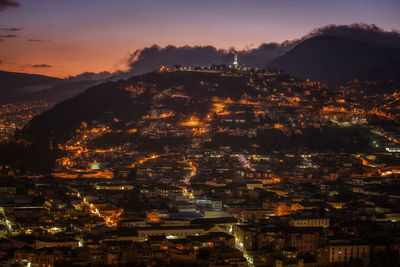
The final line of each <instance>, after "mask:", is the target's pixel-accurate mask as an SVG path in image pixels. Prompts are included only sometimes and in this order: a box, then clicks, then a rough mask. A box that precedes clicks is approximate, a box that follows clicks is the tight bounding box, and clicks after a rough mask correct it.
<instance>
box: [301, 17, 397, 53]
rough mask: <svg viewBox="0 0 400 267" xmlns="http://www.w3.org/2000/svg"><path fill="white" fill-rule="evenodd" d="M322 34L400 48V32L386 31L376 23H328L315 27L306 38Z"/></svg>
mask: <svg viewBox="0 0 400 267" xmlns="http://www.w3.org/2000/svg"><path fill="white" fill-rule="evenodd" d="M321 35H329V36H337V37H343V38H348V39H351V40H356V41H360V42H366V43H370V44H374V45H379V46H388V47H392V48H397V49H400V32H398V31H395V30H393V31H385V30H383V29H382V28H379V27H378V26H376V25H375V24H365V23H355V24H351V25H328V26H325V27H322V28H318V29H314V30H313V31H312V32H311V33H310V34H308V35H306V36H305V37H304V38H310V37H313V36H321Z"/></svg>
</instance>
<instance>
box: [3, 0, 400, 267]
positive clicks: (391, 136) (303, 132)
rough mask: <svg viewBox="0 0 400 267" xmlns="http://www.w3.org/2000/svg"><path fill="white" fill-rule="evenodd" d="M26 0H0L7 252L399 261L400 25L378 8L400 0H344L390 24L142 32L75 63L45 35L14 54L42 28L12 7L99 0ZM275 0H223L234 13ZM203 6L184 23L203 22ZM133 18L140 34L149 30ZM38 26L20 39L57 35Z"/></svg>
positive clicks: (117, 258) (325, 262) (23, 255)
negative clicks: (224, 38)
mask: <svg viewBox="0 0 400 267" xmlns="http://www.w3.org/2000/svg"><path fill="white" fill-rule="evenodd" d="M34 2H36V1H32V3H31V2H30V1H22V0H21V1H0V13H1V14H2V15H3V14H4V15H5V17H4V18H0V26H1V27H0V32H1V35H0V47H2V48H3V47H4V49H5V50H3V52H2V51H1V49H0V69H1V71H0V266H29V267H34V266H37V267H39V266H40V267H42V266H43V267H47V266H49V267H52V266H221V267H222V266H224V267H225V266H243V267H244V266H251V267H252V266H257V267H258V266H260V267H261V266H265V267H269V266H276V267H284V266H287V267H289V266H290V267H294V266H299V267H301V266H304V267H306V266H308V267H317V266H399V265H400V69H399V66H400V64H399V63H400V33H399V31H398V30H389V29H388V26H386V25H391V26H392V29H393V28H397V29H400V24H399V23H398V21H397V22H396V23H397V24H396V23H393V24H390V23H392V21H391V20H390V18H391V14H392V13H391V12H389V11H387V10H388V9H393V10H400V5H399V4H398V3H394V2H393V1H389V0H387V1H386V0H384V1H382V3H380V4H377V3H376V2H373V1H369V0H368V1H366V2H365V3H359V2H358V1H354V2H357V3H354V5H355V6H354V8H356V7H357V8H358V9H357V8H356V9H355V10H365V12H364V13H363V12H361V13H357V16H360V17H357V19H360V20H366V21H369V19H371V18H375V16H371V17H369V15H370V14H378V13H379V15H380V16H382V20H381V21H380V20H379V21H377V23H378V22H380V23H381V24H383V25H385V26H384V27H383V28H379V27H378V26H375V24H362V23H357V24H348V25H342V24H340V25H339V22H338V25H330V26H326V27H322V28H318V29H316V30H313V31H312V32H311V33H309V34H305V35H303V37H297V38H296V39H295V38H292V41H287V39H286V40H285V41H283V42H281V43H273V42H272V41H271V43H265V42H266V41H265V42H264V43H262V44H261V45H260V46H259V47H257V48H255V46H254V47H253V48H248V47H246V48H240V45H239V44H235V45H236V46H237V47H238V48H229V49H224V48H220V47H223V43H221V45H220V46H219V45H215V47H214V46H205V45H199V46H196V45H191V44H190V45H185V46H181V45H180V44H179V42H178V41H177V43H174V45H167V46H158V45H154V46H148V45H146V47H145V48H137V50H136V52H134V53H133V54H132V55H130V56H129V57H128V59H124V60H121V62H125V63H124V64H126V65H127V66H125V69H123V68H119V69H108V70H105V68H103V69H100V70H98V69H97V66H100V67H101V66H102V65H101V64H103V63H104V62H106V61H104V62H103V61H101V63H100V61H96V60H94V63H93V65H90V64H92V63H91V62H90V64H89V63H87V65H85V66H88V67H87V69H86V70H85V71H78V70H80V66H81V65H82V64H83V63H81V61H77V60H76V59H74V60H71V62H73V61H76V62H77V63H76V64H77V65H76V66H75V65H73V64H75V63H71V62H70V61H68V60H67V59H66V58H64V57H63V55H60V57H59V60H60V61H56V58H57V57H55V56H54V55H53V54H52V53H53V50H52V48H51V49H50V48H45V51H46V52H45V53H46V54H45V56H44V54H43V55H42V54H41V52H39V50H38V52H37V53H38V54H39V55H41V57H40V58H41V60H46V61H40V64H33V63H29V64H30V65H29V64H27V63H25V62H24V61H23V60H25V59H22V58H23V57H20V55H22V54H23V53H25V52H22V50H21V51H19V50H18V45H17V44H15V50H12V49H11V46H12V43H10V42H16V41H13V40H11V41H10V40H8V39H18V38H20V39H21V38H25V36H28V35H27V34H34V32H35V31H32V29H29V27H28V26H26V24H18V23H19V22H17V21H15V20H14V18H18V19H20V20H21V21H22V22H24V23H25V20H24V19H23V18H25V17H26V23H32V28H34V27H38V29H39V28H40V25H41V24H40V23H39V22H38V21H36V20H35V19H34V18H37V15H32V14H28V13H29V12H31V11H30V10H37V9H35V8H39V7H40V8H41V11H40V12H44V13H43V14H46V15H49V14H50V13H51V14H52V12H54V8H58V7H63V8H65V9H68V10H69V8H73V10H76V12H77V14H76V16H77V18H83V17H80V16H94V15H93V14H92V13H90V12H89V11H87V10H86V8H90V10H91V11H93V12H94V13H96V12H100V11H98V7H93V6H91V5H89V4H86V3H85V4H82V6H81V9H79V8H77V5H78V4H77V3H75V1H71V3H64V4H59V5H60V6H58V5H57V4H54V3H50V2H48V1H43V2H40V1H39V2H36V3H34ZM106 2H107V1H103V0H101V1H99V3H98V4H99V6H100V7H101V8H105V9H106V10H108V11H109V12H110V14H111V13H112V14H114V13H113V12H114V11H115V10H118V12H120V14H121V17H120V18H118V17H117V16H114V15H109V14H108V13H107V15H105V13H104V14H103V13H96V14H97V16H99V19H100V16H101V15H104V16H105V17H107V18H113V19H115V20H117V21H119V20H121V23H125V22H126V21H125V20H123V15H124V14H125V13H124V12H125V11H124V10H123V9H129V8H132V10H135V9H138V10H141V9H143V10H147V8H149V7H151V8H154V9H155V11H154V12H155V13H154V14H157V16H160V17H164V15H165V16H167V15H168V16H172V17H173V16H175V15H182V16H184V17H186V16H187V14H185V15H183V13H181V12H183V11H185V10H186V9H187V10H188V12H189V11H190V12H191V11H192V8H201V9H203V8H205V9H206V10H209V11H210V12H214V11H213V10H214V9H219V8H221V10H228V9H229V10H230V8H231V7H226V6H223V7H221V6H219V4H218V3H212V2H209V1H208V0H207V1H206V2H207V3H206V2H205V3H203V4H199V3H192V2H191V1H188V3H186V4H183V3H181V2H180V1H171V4H174V5H175V4H176V5H178V6H179V8H178V10H175V9H173V10H172V11H171V9H169V8H167V7H165V8H166V10H165V11H162V12H161V11H159V10H158V9H157V7H158V5H161V6H163V5H164V4H165V3H159V2H158V1H155V2H154V3H151V4H149V3H146V4H144V3H141V2H140V1H132V3H131V4H127V3H122V2H124V1H116V2H115V6H112V5H111V4H110V3H108V2H107V3H106ZM156 2H157V3H156ZM222 2H225V0H224V1H222ZM249 2H252V1H249ZM255 2H257V1H255ZM283 2H285V3H286V0H285V1H283ZM299 2H302V4H304V5H307V6H309V8H311V9H313V10H314V8H315V9H316V10H317V9H318V10H319V11H320V12H325V9H324V8H322V7H319V5H318V4H315V3H312V2H313V1H307V0H301V1H299ZM344 2H345V1H338V3H337V6H336V5H335V8H337V9H338V10H342V8H343V10H345V7H344V6H345V3H344ZM350 2H351V5H353V3H352V2H353V1H350ZM133 3H134V4H133ZM156 4H157V5H156ZM281 4H282V3H281ZM281 4H278V3H275V4H273V3H270V5H264V3H258V2H257V3H246V4H245V3H242V2H240V1H239V2H237V1H232V5H233V7H235V8H234V11H235V12H236V8H240V9H241V10H242V11H241V12H246V11H243V9H244V10H246V7H249V6H251V5H254V6H252V7H258V8H260V9H262V8H264V9H263V10H265V11H266V10H267V8H268V10H269V9H271V8H272V7H274V8H278V9H279V10H281V9H282V8H288V7H287V6H281ZM53 5H55V6H53ZM86 5H89V6H86ZM131 5H132V6H131ZM147 5H150V6H147ZM153 5H154V6H153ZM294 5H295V6H296V8H298V9H296V10H298V11H296V13H297V12H300V13H301V12H302V11H301V8H300V7H299V6H297V4H294ZM349 5H350V4H349ZM383 7H384V8H383ZM75 8H77V9H75ZM346 8H349V6H347V7H346ZM288 9H290V8H288ZM102 10H103V9H102ZM290 10H291V9H290ZM367 10H368V12H367ZM78 11H79V12H78ZM24 12H25V15H19V13H24ZM27 12H28V13H27ZM35 12H39V11H35ZM48 12H50V13H48ZM64 12H67V13H64ZM81 12H82V13H81ZM146 12H147V11H146ZM158 12H161V13H158ZM164 12H165V13H164ZM252 12H255V11H252ZM266 12H267V11H266ZM268 12H272V11H268ZM337 12H338V11H337ZM78 13H79V14H78ZM38 14H39V13H38ZM65 14H68V11H60V15H59V18H57V20H60V21H61V23H60V25H67V24H68V23H67V22H66V21H64V20H63V19H64V15H65ZM196 14H197V13H193V14H192V15H193V16H194V17H193V21H188V25H190V27H193V28H192V29H191V31H199V32H202V30H204V29H203V28H197V27H198V25H197V24H196V16H195V15H196ZM255 14H258V12H255ZM282 14H286V13H284V12H283V11H282ZM343 14H345V13H343ZM146 15H149V16H151V15H152V13H150V12H149V13H146ZM385 15H386V19H383V17H384V16H385ZM31 16H33V17H31ZM108 16H109V17H108ZM138 16H139V15H138ZM221 16H222V18H223V16H224V15H221ZM243 16H244V17H243V18H239V19H243V21H245V18H247V19H249V20H250V18H251V16H250V15H246V16H245V15H243ZM271 16H272V17H275V16H273V14H272V13H271ZM285 16H286V18H288V16H289V15H288V14H286V15H285ZM296 16H299V17H298V19H299V20H300V14H297V15H296ZM343 16H344V15H343ZM349 16H350V18H351V19H353V18H352V14H351V15H349ZM28 17H29V19H28ZM50 17H51V16H49V17H46V18H45V19H44V21H47V20H48V21H49V22H50V21H52V19H53V18H50ZM260 18H261V17H260ZM140 19H142V18H141V17H140V16H139V17H138V20H137V21H136V23H139V21H140ZM275 19H278V18H275ZM314 19H315V18H314ZM71 20H73V19H72V18H68V20H67V21H68V22H69V21H71ZM142 20H143V21H142V22H143V24H141V25H142V27H143V29H140V31H139V32H140V33H142V32H145V31H146V29H148V30H149V31H155V30H154V28H152V26H150V25H147V24H146V23H145V22H146V21H147V20H145V19H142ZM177 21H179V19H178V18H177ZM277 21H278V20H277ZM346 21H347V20H346ZM22 22H21V23H22ZM53 22H54V27H55V28H54V29H56V28H57V27H60V28H59V29H64V26H59V25H58V26H57V25H56V24H57V23H56V22H55V21H53ZM323 22H325V21H324V20H321V21H320V20H316V22H315V23H323ZM74 23H75V22H74ZM86 23H87V22H86V20H85V22H84V23H82V28H85V27H89V26H88V25H90V27H92V26H93V25H92V24H90V23H89V24H86ZM113 23H114V22H113ZM166 23H167V22H166ZM168 23H169V22H168ZM168 23H167V24H168ZM205 23H206V22H205ZM36 24H37V25H36ZM228 24H229V23H226V25H227V27H230V26H229V25H228ZM19 25H22V26H21V28H20V26H19ZM111 25H114V24H111ZM121 25H123V24H121ZM135 25H136V24H135ZM207 25H208V24H207ZM207 25H206V26H207ZM14 27H15V28H14ZM17 27H18V28H17ZM96 27H98V26H96ZM121 27H122V26H121ZM269 27H272V26H269ZM280 27H282V25H281V26H280ZM280 27H278V26H277V30H276V32H277V33H276V34H278V33H279V32H282V31H283V30H282V29H281V28H280ZM291 27H294V26H293V25H291ZM25 28H27V29H26V30H25ZM175 28H177V29H180V26H179V25H172V26H171V25H169V24H168V27H167V28H166V29H167V31H168V33H169V31H170V30H171V34H172V33H174V30H175ZM241 29H242V28H240V29H238V31H237V34H238V35H239V36H242V34H244V33H243V32H242V31H241ZM107 30H108V29H107V28H105V29H101V30H100V32H103V31H107ZM245 30H246V31H247V30H249V28H246V27H245ZM309 30H312V29H309ZM76 31H77V32H76V36H79V34H80V31H79V29H76ZM115 31H116V32H117V30H116V28H115ZM191 31H189V32H187V33H186V35H185V34H184V37H185V38H192V37H191V36H192V35H191ZM36 32H42V29H41V30H40V31H39V30H37V31H36ZM96 32H97V28H96V30H93V36H95V34H96ZM178 32H179V31H178ZM14 33H16V34H15V37H10V36H11V35H14ZM44 33H46V34H47V35H45V34H44ZM44 33H42V34H43V36H42V37H41V38H44V39H43V40H42V39H40V40H39V39H33V38H34V37H29V38H32V39H27V41H25V42H26V43H29V44H28V45H31V43H34V45H39V46H42V45H44V46H51V45H55V44H53V42H56V41H53V39H52V40H51V41H50V39H51V38H52V37H53V38H54V40H58V39H57V38H61V37H59V36H58V35H57V34H55V33H53V29H50V28H49V29H48V30H46V31H44ZM272 33H273V32H271V36H274V35H273V34H272ZM24 34H25V35H24ZM85 34H89V33H88V32H86V33H85ZM97 34H98V35H96V36H101V34H100V33H98V32H97ZM135 34H138V32H135ZM221 34H222V33H221ZM287 34H288V38H289V37H290V38H291V35H289V32H288V33H287ZM301 34H302V32H299V35H300V36H301ZM23 36H24V37H23ZM74 36H75V35H72V36H71V40H72V39H74ZM138 36H139V35H138ZM145 36H147V35H143V36H142V38H150V37H145ZM243 36H244V35H243ZM277 36H278V35H277ZM178 37H181V33H179V34H178V35H176V36H175V38H178ZM27 38H28V37H27ZM35 38H36V37H35ZM46 38H48V39H49V41H46V40H47V39H46ZM99 38H100V37H99ZM159 38H160V39H159V42H160V43H163V41H164V40H167V41H168V42H172V41H170V40H169V39H163V38H166V37H163V36H161V35H160V36H159ZM193 38H194V37H193ZM204 38H207V37H205V36H204ZM215 38H216V39H215V40H219V39H218V38H217V37H215ZM243 38H244V37H243ZM29 40H31V41H29ZM32 40H35V41H32ZM80 40H81V41H82V42H83V43H84V41H85V42H86V41H87V40H86V39H80ZM99 40H100V39H99ZM149 40H151V39H149ZM177 40H179V39H177ZM193 40H195V41H196V42H200V41H198V40H197V39H193ZM104 42H105V44H104V46H107V45H108V43H107V42H108V41H107V42H106V40H104ZM188 42H189V41H188ZM210 42H212V40H210ZM250 42H252V40H247V41H246V44H247V43H250ZM96 43H98V42H97V39H96ZM32 49H33V48H32ZM35 49H37V48H35ZM74 49H75V50H73V49H72V50H73V51H74V52H75V51H78V48H77V47H75V48H74ZM96 49H100V44H99V47H98V48H96ZM93 50H95V48H93ZM4 51H8V52H4ZM13 51H14V52H13ZM24 51H25V50H24ZM40 51H41V50H40ZM63 51H64V52H65V53H70V51H69V50H68V49H67V48H65V50H63ZM7 53H9V54H7ZM12 53H15V54H14V55H13V54H12ZM32 53H34V52H33V51H32ZM62 53H63V52H59V51H58V52H56V53H55V55H58V54H62ZM99 53H100V54H99V55H101V54H102V53H103V52H99ZM117 54H118V53H117V52H116V54H115V55H117ZM24 55H25V54H24ZM86 56H87V55H86V54H84V53H82V58H84V59H85V60H88V59H86ZM26 57H27V58H29V56H26ZM70 57H73V56H71V55H70ZM100 57H101V56H100ZM107 57H108V55H106V54H104V60H105V59H106V58H107ZM32 58H33V57H32ZM117 58H118V57H117ZM52 59H54V62H53V61H48V60H52ZM18 60H20V61H18ZM17 61H18V62H20V63H18V64H20V66H22V67H21V69H17V66H16V65H17V63H13V62H17ZM42 62H43V63H42ZM60 62H65V63H60ZM96 62H97V63H96ZM57 64H64V65H60V66H62V67H59V68H58V67H57ZM70 64H71V65H70ZM104 64H105V63H104ZM107 64H109V63H107ZM53 66H54V67H53ZM89 66H91V67H89ZM94 66H96V68H95V67H94ZM75 69H76V70H77V72H75ZM60 73H62V74H60Z"/></svg>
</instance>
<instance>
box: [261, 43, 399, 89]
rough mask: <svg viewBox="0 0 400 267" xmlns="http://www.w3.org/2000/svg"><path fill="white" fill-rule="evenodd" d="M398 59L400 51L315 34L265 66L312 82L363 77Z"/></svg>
mask: <svg viewBox="0 0 400 267" xmlns="http://www.w3.org/2000/svg"><path fill="white" fill-rule="evenodd" d="M399 59H400V50H397V49H394V48H389V47H383V46H376V45H372V44H368V43H364V42H359V41H354V40H349V39H346V38H341V37H332V36H318V37H313V38H310V39H307V40H305V41H303V42H301V43H300V44H298V45H297V46H296V47H294V48H293V49H292V50H291V51H289V52H288V53H286V54H285V55H283V56H282V57H279V58H276V59H275V60H273V61H272V62H271V63H270V64H269V67H271V68H275V69H279V70H283V71H284V72H285V73H288V74H290V75H293V76H295V77H298V78H310V79H312V80H316V81H326V82H333V81H345V80H350V79H354V78H358V77H364V76H365V74H366V73H371V72H373V71H374V70H375V69H379V68H382V67H385V66H390V65H391V63H392V62H395V61H397V60H399Z"/></svg>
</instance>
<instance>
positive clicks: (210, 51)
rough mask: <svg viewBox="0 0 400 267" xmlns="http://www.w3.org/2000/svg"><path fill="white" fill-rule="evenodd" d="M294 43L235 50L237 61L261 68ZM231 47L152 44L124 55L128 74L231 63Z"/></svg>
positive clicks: (269, 44)
mask: <svg viewBox="0 0 400 267" xmlns="http://www.w3.org/2000/svg"><path fill="white" fill-rule="evenodd" d="M294 45H295V42H287V43H282V44H277V43H268V44H262V45H260V46H259V47H257V48H253V49H246V50H240V51H237V53H238V58H239V64H244V65H246V66H249V67H254V68H256V67H257V68H265V67H266V66H267V64H268V63H269V62H270V61H271V60H273V59H274V58H275V57H277V56H280V55H283V54H284V53H285V52H287V51H288V50H289V49H290V48H291V47H293V46H294ZM232 50H233V49H229V50H226V49H217V48H215V47H213V46H188V45H186V46H181V47H176V46H173V45H168V46H166V47H159V46H157V45H153V46H151V47H146V48H143V49H138V50H136V51H135V52H134V53H132V54H131V55H130V56H129V57H128V58H127V60H126V61H127V63H128V65H129V66H130V69H131V71H130V73H132V74H140V73H144V72H148V71H153V70H155V69H158V68H159V67H161V66H163V65H164V66H168V67H171V66H173V65H177V64H179V65H182V66H210V65H212V64H231V63H232V61H233V56H232V53H231V52H232Z"/></svg>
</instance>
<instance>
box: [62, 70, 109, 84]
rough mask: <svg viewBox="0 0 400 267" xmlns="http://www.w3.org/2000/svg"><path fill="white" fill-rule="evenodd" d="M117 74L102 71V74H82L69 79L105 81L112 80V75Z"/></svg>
mask: <svg viewBox="0 0 400 267" xmlns="http://www.w3.org/2000/svg"><path fill="white" fill-rule="evenodd" d="M115 74H117V73H111V72H108V71H102V72H98V73H94V72H84V73H81V74H78V75H76V76H69V77H68V78H67V79H68V80H69V81H74V82H76V81H88V80H91V81H94V80H104V79H108V78H110V77H111V76H112V75H115Z"/></svg>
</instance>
